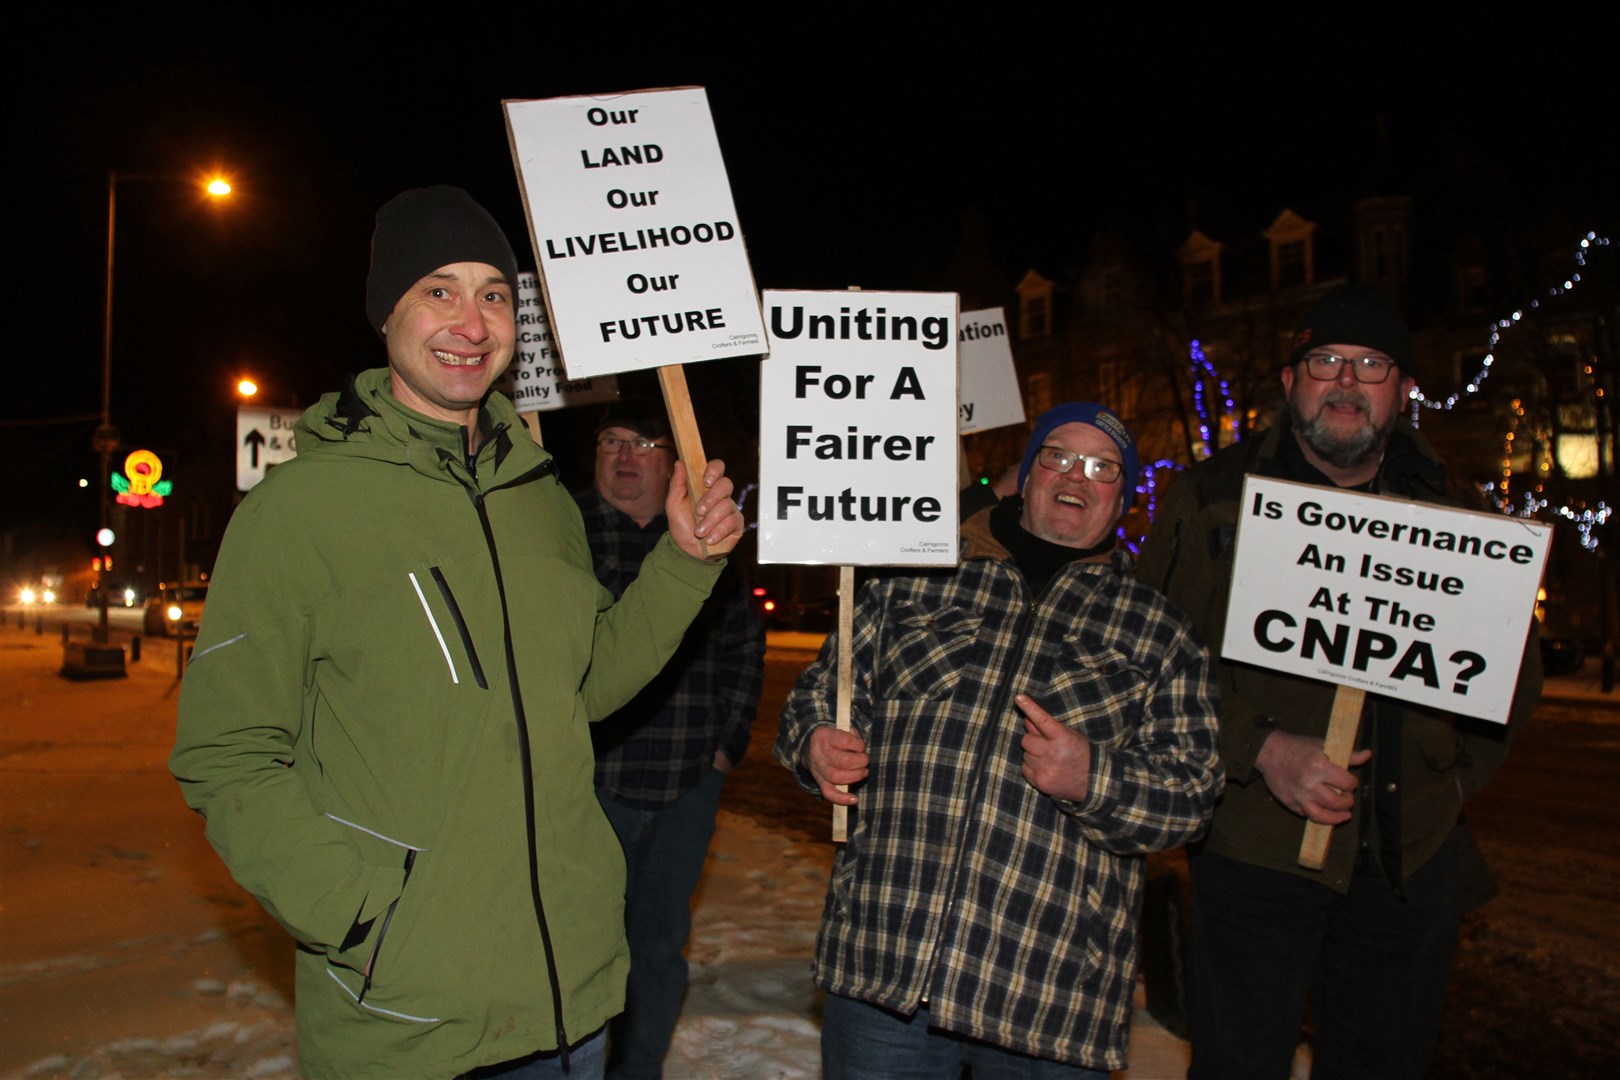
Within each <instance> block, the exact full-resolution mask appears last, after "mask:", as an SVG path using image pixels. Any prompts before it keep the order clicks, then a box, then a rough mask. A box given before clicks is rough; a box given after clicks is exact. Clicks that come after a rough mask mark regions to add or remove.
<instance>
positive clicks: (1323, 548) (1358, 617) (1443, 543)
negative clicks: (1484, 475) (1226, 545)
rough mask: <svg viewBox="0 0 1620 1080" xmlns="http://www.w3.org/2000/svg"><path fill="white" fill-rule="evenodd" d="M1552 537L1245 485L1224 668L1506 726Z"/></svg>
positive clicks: (1476, 519) (1275, 485)
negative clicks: (1278, 674) (1289, 676)
mask: <svg viewBox="0 0 1620 1080" xmlns="http://www.w3.org/2000/svg"><path fill="white" fill-rule="evenodd" d="M1551 534H1552V529H1551V527H1550V526H1548V525H1545V524H1543V523H1541V522H1533V521H1525V520H1523V519H1520V518H1510V517H1504V516H1502V515H1499V514H1485V513H1474V512H1470V511H1465V510H1453V509H1448V508H1446V507H1440V506H1433V505H1431V504H1428V503H1420V502H1412V501H1410V500H1407V499H1398V498H1389V497H1384V496H1376V495H1362V494H1358V493H1355V492H1349V491H1340V490H1338V489H1336V488H1323V487H1317V486H1313V485H1309V484H1294V483H1289V482H1287V481H1283V480H1271V479H1267V478H1264V477H1258V476H1250V477H1248V478H1247V479H1246V480H1245V481H1244V485H1243V502H1242V508H1241V513H1240V515H1239V518H1238V536H1237V551H1236V554H1235V557H1234V561H1233V572H1232V591H1231V595H1230V598H1229V600H1228V607H1227V619H1226V636H1225V640H1224V642H1223V645H1222V649H1221V652H1222V655H1223V656H1225V657H1226V658H1227V659H1230V660H1240V661H1244V662H1247V663H1251V664H1256V665H1259V666H1261V667H1266V668H1271V669H1273V670H1280V671H1290V672H1293V673H1294V674H1297V675H1302V676H1305V677H1307V678H1315V679H1322V680H1325V681H1328V682H1333V683H1338V684H1340V685H1342V686H1351V687H1358V688H1360V689H1363V690H1365V691H1368V692H1370V693H1378V694H1386V695H1390V696H1395V697H1399V698H1401V699H1402V700H1405V701H1412V702H1416V703H1418V704H1422V705H1427V706H1430V707H1432V708H1438V709H1445V710H1448V711H1450V712H1455V713H1461V714H1463V715H1465V716H1474V717H1478V718H1480V719H1483V720H1493V721H1496V722H1497V723H1505V722H1506V721H1507V717H1508V710H1509V707H1510V706H1511V704H1512V700H1513V689H1514V685H1515V683H1516V682H1517V679H1518V674H1519V663H1520V661H1521V659H1522V658H1523V652H1524V644H1525V638H1526V636H1527V635H1528V633H1529V631H1530V620H1531V618H1532V617H1533V616H1534V609H1535V600H1536V590H1537V589H1538V588H1539V586H1540V583H1541V572H1542V567H1543V565H1544V564H1545V562H1546V558H1547V547H1548V543H1549V541H1550V538H1551Z"/></svg>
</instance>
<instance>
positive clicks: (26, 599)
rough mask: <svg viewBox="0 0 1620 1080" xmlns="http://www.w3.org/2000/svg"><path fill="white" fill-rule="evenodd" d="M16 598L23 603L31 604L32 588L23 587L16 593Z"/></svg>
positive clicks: (32, 600) (32, 597) (32, 599)
mask: <svg viewBox="0 0 1620 1080" xmlns="http://www.w3.org/2000/svg"><path fill="white" fill-rule="evenodd" d="M17 598H18V599H19V600H21V601H22V602H23V603H25V604H32V603H33V602H34V590H33V589H24V590H23V591H22V592H20V593H18V594H17Z"/></svg>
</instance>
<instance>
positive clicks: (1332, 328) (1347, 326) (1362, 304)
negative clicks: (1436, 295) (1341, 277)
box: [1288, 285, 1412, 376]
mask: <svg viewBox="0 0 1620 1080" xmlns="http://www.w3.org/2000/svg"><path fill="white" fill-rule="evenodd" d="M1324 345H1363V346H1366V347H1367V348H1369V349H1377V350H1378V351H1379V352H1381V353H1383V354H1384V355H1385V356H1388V357H1389V358H1390V359H1391V360H1393V361H1395V363H1396V364H1398V365H1400V369H1401V372H1402V373H1403V374H1404V375H1408V376H1410V375H1411V374H1412V333H1411V331H1409V330H1408V329H1407V328H1406V320H1405V319H1402V318H1401V313H1400V312H1399V311H1397V310H1396V309H1395V304H1394V302H1393V301H1391V300H1390V298H1389V294H1387V293H1385V292H1384V290H1383V289H1380V288H1379V287H1378V286H1377V285H1341V286H1340V287H1339V288H1337V289H1334V290H1333V291H1332V292H1330V293H1328V294H1327V295H1326V296H1324V297H1322V299H1320V300H1318V301H1317V302H1316V303H1315V304H1314V305H1312V307H1311V309H1310V310H1309V311H1307V312H1306V313H1305V318H1303V319H1301V320H1300V323H1299V329H1298V330H1296V331H1294V344H1293V348H1292V349H1290V350H1289V353H1288V366H1290V367H1292V366H1293V365H1295V364H1297V363H1299V362H1300V361H1301V360H1303V359H1304V358H1305V354H1306V353H1308V352H1310V351H1311V350H1312V349H1319V348H1321V347H1322V346H1324Z"/></svg>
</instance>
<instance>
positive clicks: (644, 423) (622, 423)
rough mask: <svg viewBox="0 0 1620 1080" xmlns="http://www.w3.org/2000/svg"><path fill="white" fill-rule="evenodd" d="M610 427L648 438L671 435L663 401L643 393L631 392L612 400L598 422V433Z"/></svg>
mask: <svg viewBox="0 0 1620 1080" xmlns="http://www.w3.org/2000/svg"><path fill="white" fill-rule="evenodd" d="M610 427H622V428H625V429H627V430H629V431H633V432H635V433H636V434H637V435H640V436H643V437H644V438H648V439H664V438H668V437H669V419H668V413H666V412H665V410H664V403H663V402H662V401H655V400H653V399H652V398H650V397H646V396H644V395H641V394H629V395H626V396H625V397H621V398H619V399H618V400H617V401H614V402H611V403H610V404H609V405H608V407H607V408H606V409H605V410H603V412H602V419H601V420H599V421H598V422H597V424H596V433H597V434H598V435H600V434H602V432H604V431H606V430H607V429H608V428H610Z"/></svg>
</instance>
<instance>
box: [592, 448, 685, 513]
mask: <svg viewBox="0 0 1620 1080" xmlns="http://www.w3.org/2000/svg"><path fill="white" fill-rule="evenodd" d="M602 438H615V439H623V440H634V439H638V438H641V433H640V432H639V431H632V430H631V429H629V428H627V427H610V428H603V429H602V431H601V432H600V433H599V434H598V435H597V439H598V440H600V439H602ZM654 441H655V442H658V443H664V442H668V441H669V440H667V439H655V440H654ZM674 473H675V451H674V450H666V449H659V450H654V451H652V452H651V453H648V454H634V453H632V452H631V450H630V443H629V442H628V441H627V442H624V443H622V444H621V445H620V446H619V448H618V450H616V451H614V452H613V453H611V454H610V453H607V452H606V451H604V450H603V449H602V446H601V443H600V442H598V444H597V447H596V490H597V492H598V493H599V494H600V495H601V496H602V498H604V499H606V500H607V501H608V504H609V505H611V506H612V507H613V508H614V509H616V510H618V511H619V512H620V513H622V514H625V515H626V516H628V517H629V518H630V519H631V520H632V521H634V522H635V523H636V524H637V525H646V524H647V522H649V521H651V520H652V519H653V518H655V517H657V516H658V515H659V514H661V513H663V512H664V499H665V497H666V496H667V495H668V494H669V480H670V477H671V476H673V475H674Z"/></svg>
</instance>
